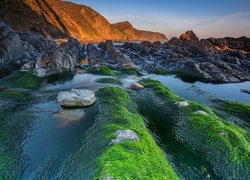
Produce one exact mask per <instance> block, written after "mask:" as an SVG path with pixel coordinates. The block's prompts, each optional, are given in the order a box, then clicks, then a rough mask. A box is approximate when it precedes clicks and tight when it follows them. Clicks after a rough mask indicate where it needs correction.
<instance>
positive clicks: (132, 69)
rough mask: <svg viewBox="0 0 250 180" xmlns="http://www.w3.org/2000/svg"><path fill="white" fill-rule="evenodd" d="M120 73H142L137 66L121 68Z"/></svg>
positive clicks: (137, 74)
mask: <svg viewBox="0 0 250 180" xmlns="http://www.w3.org/2000/svg"><path fill="white" fill-rule="evenodd" d="M121 73H122V74H129V75H136V76H141V75H142V73H141V72H140V71H139V70H138V69H137V68H130V69H122V70H121Z"/></svg>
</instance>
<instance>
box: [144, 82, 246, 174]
mask: <svg viewBox="0 0 250 180" xmlns="http://www.w3.org/2000/svg"><path fill="white" fill-rule="evenodd" d="M141 83H142V84H143V85H144V86H145V87H146V88H150V89H152V90H153V92H154V93H155V94H156V95H157V96H158V97H160V98H161V99H162V101H163V102H165V104H164V105H163V107H162V108H163V109H166V111H168V112H170V114H168V115H170V116H171V114H172V115H173V116H175V119H176V122H177V123H178V124H179V126H178V127H177V133H178V134H179V138H182V139H183V140H184V141H185V142H187V143H188V144H190V145H192V146H193V147H194V148H195V149H198V150H199V151H201V152H202V153H204V154H206V156H207V157H208V159H209V161H210V162H211V163H212V164H213V166H214V167H215V168H217V170H218V171H219V172H220V173H221V174H222V175H223V176H225V177H233V178H239V177H245V178H246V177H248V176H249V172H250V164H249V162H250V143H249V139H250V138H249V137H250V136H249V132H247V131H245V130H244V129H242V128H240V127H238V126H236V125H234V124H232V123H229V122H227V121H225V120H223V119H221V118H219V117H217V116H216V115H215V114H214V113H213V112H212V110H211V109H209V108H208V107H205V106H203V105H200V104H198V103H195V102H189V106H187V107H184V108H178V106H177V105H176V102H180V101H183V99H182V98H180V97H178V96H177V95H175V94H174V93H173V92H171V91H170V90H169V89H168V88H167V87H165V86H164V85H162V84H161V83H160V82H158V81H153V80H149V79H146V80H142V82H141ZM169 109H170V110H169ZM171 109H172V111H173V112H172V113H171ZM196 111H205V112H206V113H207V114H195V113H194V112H196ZM231 168H232V169H231Z"/></svg>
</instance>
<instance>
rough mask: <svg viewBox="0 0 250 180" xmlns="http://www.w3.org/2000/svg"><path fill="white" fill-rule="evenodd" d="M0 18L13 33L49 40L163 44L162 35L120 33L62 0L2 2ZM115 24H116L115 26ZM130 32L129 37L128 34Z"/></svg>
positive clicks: (90, 12)
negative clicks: (37, 34)
mask: <svg viewBox="0 0 250 180" xmlns="http://www.w3.org/2000/svg"><path fill="white" fill-rule="evenodd" d="M0 9H1V12H0V18H1V19H4V20H5V21H7V22H8V23H9V24H11V25H12V26H14V27H15V28H16V29H17V30H21V31H27V30H28V31H39V32H41V33H42V34H43V35H45V36H46V37H49V38H61V37H69V36H71V37H74V38H76V39H78V40H80V41H86V42H90V41H97V42H98V41H104V40H108V39H109V40H117V41H144V40H148V41H166V40H167V38H166V36H165V35H164V34H161V33H158V32H150V31H142V30H137V29H135V28H134V27H133V26H132V25H131V24H130V23H129V22H128V23H129V24H130V25H131V26H130V28H129V30H127V31H122V30H120V28H119V27H117V26H116V25H113V24H111V23H110V22H109V21H108V20H107V19H106V18H105V17H103V16H102V15H101V14H100V13H98V12H97V11H95V10H94V9H92V8H91V7H88V6H85V5H80V4H75V3H72V2H69V1H62V0H5V1H1V2H0ZM116 24H117V23H116ZM131 32H132V34H131Z"/></svg>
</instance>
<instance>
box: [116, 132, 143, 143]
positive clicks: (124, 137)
mask: <svg viewBox="0 0 250 180" xmlns="http://www.w3.org/2000/svg"><path fill="white" fill-rule="evenodd" d="M115 135H116V139H113V140H111V144H119V143H122V142H139V141H140V139H139V137H138V135H137V134H136V133H135V132H134V131H133V130H118V131H116V132H115Z"/></svg>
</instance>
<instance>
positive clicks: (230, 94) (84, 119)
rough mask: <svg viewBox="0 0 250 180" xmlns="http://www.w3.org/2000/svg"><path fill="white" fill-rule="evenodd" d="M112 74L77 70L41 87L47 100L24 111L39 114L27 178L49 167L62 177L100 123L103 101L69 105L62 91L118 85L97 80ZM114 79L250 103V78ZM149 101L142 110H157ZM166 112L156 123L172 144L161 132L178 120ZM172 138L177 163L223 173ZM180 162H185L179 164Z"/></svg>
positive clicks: (28, 143) (27, 150) (192, 96)
mask: <svg viewBox="0 0 250 180" xmlns="http://www.w3.org/2000/svg"><path fill="white" fill-rule="evenodd" d="M106 77H109V76H99V75H91V74H77V75H75V77H74V78H73V79H72V80H70V81H67V82H64V83H60V84H54V85H45V86H43V87H42V88H41V90H40V91H39V92H37V94H38V95H39V96H40V97H42V98H41V99H43V100H42V101H41V102H38V103H35V104H32V105H30V106H29V107H28V108H27V109H26V110H25V111H26V112H25V111H24V113H28V114H32V115H33V117H34V119H33V125H32V127H31V128H30V129H29V130H28V131H27V134H28V137H27V138H26V139H25V140H24V141H23V143H22V147H23V152H24V156H25V162H26V166H27V168H26V170H25V172H24V174H23V176H22V179H32V178H33V179H37V177H39V176H40V174H42V173H44V171H45V172H46V173H47V174H49V175H48V177H52V178H53V177H56V175H57V173H58V171H59V169H60V168H61V165H62V163H63V162H64V160H65V159H67V158H68V157H69V156H70V155H71V154H73V153H74V152H76V151H77V150H78V149H79V147H80V142H81V138H82V136H83V135H84V133H85V132H86V131H87V130H88V129H89V128H90V127H91V126H92V125H93V123H94V119H95V115H96V114H97V112H98V107H97V105H93V106H91V107H89V108H84V109H80V110H69V111H67V110H63V109H62V108H61V107H60V106H59V105H58V103H57V101H56V95H57V93H58V92H60V91H62V90H68V89H71V88H84V89H90V90H93V91H95V92H96V91H97V90H98V89H99V88H102V87H106V86H114V85H111V84H101V83H97V82H96V80H97V79H99V78H106ZM113 78H118V79H119V80H120V81H121V82H122V83H123V84H122V85H121V86H122V87H123V88H125V89H128V88H129V86H130V85H131V84H132V83H133V82H135V81H138V80H140V79H142V78H152V79H155V80H159V81H161V82H162V83H163V84H164V85H166V86H167V87H169V88H170V89H171V90H172V91H174V92H175V93H176V94H178V95H180V96H181V97H183V98H186V99H189V100H194V101H197V102H200V103H203V104H209V103H210V101H209V98H211V97H212V98H220V99H226V100H235V101H240V102H246V103H250V98H249V97H250V95H249V94H245V93H242V92H240V89H249V87H250V82H244V83H239V84H209V83H207V84H206V83H202V82H196V83H193V84H191V83H186V82H183V81H182V80H180V79H178V78H175V77H174V76H161V75H147V76H142V77H137V76H124V75H123V76H120V77H113ZM50 96H51V97H50ZM144 103H145V102H143V104H144ZM145 104H147V103H145ZM145 104H144V105H143V106H142V108H145V109H141V111H148V112H151V110H150V108H151V107H150V106H149V105H145ZM151 109H153V107H152V108H151ZM17 111H18V110H17ZM160 115H161V112H159V113H158V114H154V116H155V118H157V119H158V121H159V122H158V124H156V125H157V127H162V128H163V129H161V130H160V131H158V132H159V133H160V134H159V136H161V138H163V140H162V141H163V144H164V143H165V144H166V142H164V141H165V140H166V139H164V138H167V137H166V136H165V135H164V134H161V133H162V132H164V131H172V130H173V128H174V124H171V123H170V124H169V122H168V121H166V120H165V119H164V118H163V119H162V118H161V117H160ZM163 117H164V116H163ZM151 118H152V117H151ZM170 135H171V134H170ZM170 137H171V138H172V140H171V143H172V144H171V143H170V144H168V142H167V144H166V145H167V146H169V151H167V152H169V154H172V153H175V148H177V149H179V150H178V151H176V153H175V156H173V162H175V164H176V166H179V168H180V169H181V168H182V167H185V163H186V165H187V166H188V168H190V167H191V169H189V170H190V172H194V174H192V176H190V177H199V178H202V177H204V176H203V175H204V174H201V166H202V167H203V166H204V167H205V168H206V169H207V170H208V171H209V173H210V174H211V175H212V176H213V177H214V178H216V177H217V176H216V175H214V174H216V172H214V171H213V169H212V168H211V167H210V165H209V164H208V163H207V162H206V160H205V159H204V157H203V156H202V155H201V154H199V153H197V152H193V151H192V150H190V151H189V150H188V147H186V146H185V145H183V144H181V142H178V141H177V140H176V139H175V138H174V135H172V136H170ZM181 149H182V150H181ZM183 151H187V154H188V155H189V156H190V157H182V153H184V152H183ZM178 161H180V162H179V165H178V163H177V162H178ZM181 161H183V162H181ZM189 161H190V162H189ZM183 163H184V165H183ZM206 163H207V164H206ZM190 164H191V165H190ZM192 167H194V168H192ZM195 172H196V173H195ZM185 173H187V172H185ZM185 173H184V174H185Z"/></svg>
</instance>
